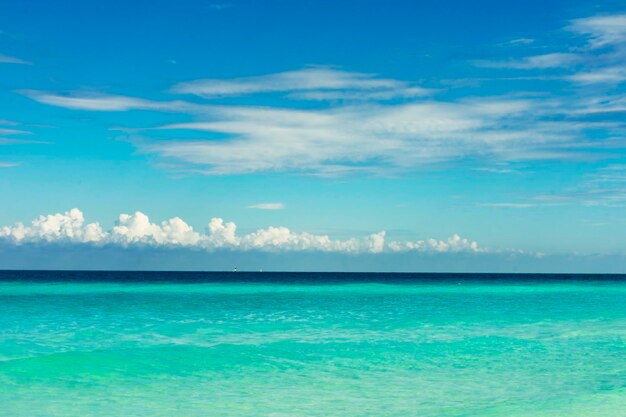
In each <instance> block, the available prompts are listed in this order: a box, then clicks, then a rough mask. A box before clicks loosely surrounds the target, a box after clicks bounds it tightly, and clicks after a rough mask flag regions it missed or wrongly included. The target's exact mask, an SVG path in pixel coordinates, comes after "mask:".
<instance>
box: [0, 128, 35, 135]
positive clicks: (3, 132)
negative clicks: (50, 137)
mask: <svg viewBox="0 0 626 417" xmlns="http://www.w3.org/2000/svg"><path fill="white" fill-rule="evenodd" d="M28 134H30V132H27V131H26V130H18V129H6V128H3V127H0V135H28Z"/></svg>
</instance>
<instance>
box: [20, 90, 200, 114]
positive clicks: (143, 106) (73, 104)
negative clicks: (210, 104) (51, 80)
mask: <svg viewBox="0 0 626 417" xmlns="http://www.w3.org/2000/svg"><path fill="white" fill-rule="evenodd" d="M19 92H20V93H21V94H23V95H25V96H27V97H29V98H31V99H33V100H35V101H38V102H40V103H44V104H49V105H52V106H57V107H64V108H67V109H74V110H93V111H127V110H156V111H185V110H190V108H191V107H192V105H191V104H189V103H183V102H179V101H171V102H158V101H152V100H145V99H141V98H135V97H127V96H119V95H111V94H93V93H76V92H74V93H70V94H67V95H62V94H57V93H49V92H45V91H37V90H21V91H19Z"/></svg>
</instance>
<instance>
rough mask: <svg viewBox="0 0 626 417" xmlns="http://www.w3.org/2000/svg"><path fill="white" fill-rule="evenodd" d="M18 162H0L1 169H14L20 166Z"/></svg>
mask: <svg viewBox="0 0 626 417" xmlns="http://www.w3.org/2000/svg"><path fill="white" fill-rule="evenodd" d="M18 165H19V163H17V162H0V168H13V167H16V166H18Z"/></svg>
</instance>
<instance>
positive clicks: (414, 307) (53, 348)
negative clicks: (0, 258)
mask: <svg viewBox="0 0 626 417" xmlns="http://www.w3.org/2000/svg"><path fill="white" fill-rule="evenodd" d="M237 277H242V278H240V279H238V280H234V279H233V274H208V275H206V274H205V275H198V274H196V275H180V274H168V273H160V274H154V273H153V274H143V273H124V274H117V275H116V274H109V275H102V274H90V273H82V275H77V274H71V273H62V272H56V273H32V274H31V273H8V272H5V273H2V272H0V306H1V308H2V310H1V311H2V314H1V315H0V415H3V416H5V415H6V416H89V415H94V416H96V415H97V416H450V417H452V416H472V417H476V416H509V417H518V416H520V417H521V416H533V417H539V416H545V417H548V416H550V417H552V416H574V417H578V416H580V417H583V416H584V417H588V416H602V417H614V416H617V417H624V416H626V279H621V278H620V277H611V279H604V278H602V277H585V276H578V277H563V278H562V279H560V278H559V277H554V276H552V277H538V276H534V277H533V276H530V277H529V276H525V277H524V276H498V277H496V278H497V279H494V277H492V276H480V275H472V276H469V275H468V276H458V275H455V276H442V275H419V276H417V275H416V276H409V275H398V276H395V275H394V276H388V275H384V276H383V275H358V274H350V275H323V276H320V275H297V274H270V273H263V274H255V275H237ZM250 277H252V278H250Z"/></svg>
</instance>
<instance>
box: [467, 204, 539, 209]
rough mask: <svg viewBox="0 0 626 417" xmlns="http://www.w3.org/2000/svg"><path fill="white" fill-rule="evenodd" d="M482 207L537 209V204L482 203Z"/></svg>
mask: <svg viewBox="0 0 626 417" xmlns="http://www.w3.org/2000/svg"><path fill="white" fill-rule="evenodd" d="M479 206H480V207H500V208H530V207H536V206H537V205H536V204H531V203H481V204H479Z"/></svg>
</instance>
